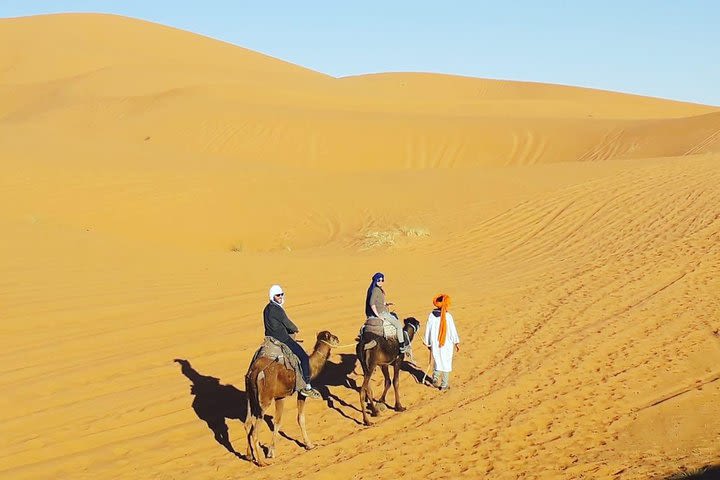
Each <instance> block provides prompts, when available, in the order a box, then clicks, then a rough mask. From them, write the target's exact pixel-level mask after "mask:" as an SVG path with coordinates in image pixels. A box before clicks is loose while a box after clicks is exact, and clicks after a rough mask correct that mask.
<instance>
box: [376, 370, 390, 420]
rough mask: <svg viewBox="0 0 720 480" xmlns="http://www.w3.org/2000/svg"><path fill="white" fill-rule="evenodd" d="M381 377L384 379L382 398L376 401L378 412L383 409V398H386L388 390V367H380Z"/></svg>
mask: <svg viewBox="0 0 720 480" xmlns="http://www.w3.org/2000/svg"><path fill="white" fill-rule="evenodd" d="M380 368H381V370H382V374H383V377H384V378H385V387H384V390H383V393H382V396H381V397H380V400H378V402H379V403H378V408H379V409H380V410H384V409H385V397H386V396H387V392H388V390H390V367H388V366H387V365H382V366H381V367H380Z"/></svg>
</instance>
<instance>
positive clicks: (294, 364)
mask: <svg viewBox="0 0 720 480" xmlns="http://www.w3.org/2000/svg"><path fill="white" fill-rule="evenodd" d="M261 357H262V358H269V359H271V360H274V361H276V362H278V363H280V364H282V365H283V366H284V367H285V368H288V369H290V370H294V371H295V391H296V392H297V391H299V390H301V389H303V388H305V381H304V380H303V376H302V370H301V369H300V359H299V358H298V357H297V355H295V354H294V353H293V352H292V350H290V347H288V346H287V345H285V344H284V343H282V342H281V341H279V340H277V339H275V338H273V337H264V338H263V343H261V344H260V348H258V350H257V351H256V352H255V355H253V359H252V361H251V362H250V365H252V364H253V363H255V360H257V359H258V358H261Z"/></svg>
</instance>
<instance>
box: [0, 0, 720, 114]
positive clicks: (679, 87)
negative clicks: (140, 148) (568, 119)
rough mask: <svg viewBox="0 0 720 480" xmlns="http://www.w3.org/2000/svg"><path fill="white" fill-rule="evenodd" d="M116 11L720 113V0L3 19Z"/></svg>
mask: <svg viewBox="0 0 720 480" xmlns="http://www.w3.org/2000/svg"><path fill="white" fill-rule="evenodd" d="M70 11H73V12H106V13H117V14H121V15H127V16H131V17H137V18H143V19H146V20H150V21H154V22H159V23H163V24H166V25H170V26H173V27H178V28H182V29H184V30H190V31H193V32H197V33H201V34H204V35H207V36H210V37H213V38H217V39H221V40H225V41H227V42H231V43H234V44H237V45H240V46H243V47H246V48H250V49H252V50H257V51H259V52H262V53H266V54H268V55H271V56H273V57H277V58H280V59H283V60H286V61H288V62H292V63H296V64H299V65H303V66H305V67H308V68H311V69H313V70H318V71H321V72H324V73H327V74H330V75H334V76H345V75H354V74H360V73H371V72H386V71H423V72H441V73H451V74H459V75H469V76H475V77H485V78H501V79H512V80H527V81H538V82H551V83H561V84H567V85H579V86H587V87H595V88H603V89H608V90H616V91H622V92H631V93H638V94H642V95H651V96H657V97H664V98H672V99H677V100H686V101H694V102H700V103H706V104H712V105H718V106H720V52H719V51H718V48H719V47H718V46H719V45H720V1H717V0H687V1H681V0H655V1H653V0H626V1H622V0H607V1H600V0H597V1H591V0H576V1H561V0H538V1H529V0H515V1H481V0H478V1H451V0H448V1H444V2H441V1H423V0H415V1H406V0H397V1H393V0H385V1H374V0H366V1H356V2H349V1H346V2H343V1H338V0H335V1H324V0H323V1H312V0H309V1H305V2H303V1H297V0H296V1H270V0H268V1H266V2H260V1H241V0H204V1H199V2H196V1H182V0H180V1H170V0H144V1H143V0H124V1H115V0H105V1H103V0H64V1H63V0H52V1H50V0H0V16H2V17H13V16H22V15H33V14H39V13H55V12H70Z"/></svg>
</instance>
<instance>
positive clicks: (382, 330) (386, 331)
mask: <svg viewBox="0 0 720 480" xmlns="http://www.w3.org/2000/svg"><path fill="white" fill-rule="evenodd" d="M363 332H368V333H372V334H375V335H379V336H382V337H385V338H397V329H396V328H395V326H394V325H393V324H392V323H390V322H388V321H387V320H385V319H382V318H377V317H368V319H367V320H365V325H363V327H362V328H361V329H360V335H361V336H362V334H363Z"/></svg>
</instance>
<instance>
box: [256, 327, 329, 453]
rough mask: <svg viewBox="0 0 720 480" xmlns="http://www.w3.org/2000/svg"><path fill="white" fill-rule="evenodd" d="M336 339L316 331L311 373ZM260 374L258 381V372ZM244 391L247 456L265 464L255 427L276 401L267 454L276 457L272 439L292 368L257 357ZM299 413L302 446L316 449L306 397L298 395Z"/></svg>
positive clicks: (289, 388) (290, 384)
mask: <svg viewBox="0 0 720 480" xmlns="http://www.w3.org/2000/svg"><path fill="white" fill-rule="evenodd" d="M339 344H340V342H339V340H338V338H337V337H336V336H335V335H333V334H332V333H330V332H327V331H323V332H320V333H318V336H317V342H315V348H314V349H313V352H312V354H310V376H311V378H315V377H317V375H318V374H319V373H320V371H321V370H322V369H323V367H324V366H325V363H326V362H327V360H328V357H330V352H331V349H332V347H334V346H337V345H339ZM261 372H262V373H263V376H261V377H260V380H259V381H258V375H260V373H261ZM245 391H246V392H247V399H248V415H247V420H246V421H245V431H246V433H247V440H248V451H247V456H248V458H249V459H250V460H251V461H255V462H257V464H258V465H260V466H265V465H267V462H265V460H264V459H263V458H262V452H261V450H260V442H259V440H258V428H259V427H260V423H261V421H262V419H263V415H264V413H265V411H266V410H267V409H268V408H269V407H270V403H272V401H273V400H275V416H274V418H273V429H272V434H273V435H272V443H271V445H270V447H269V448H268V453H267V457H268V458H272V457H274V456H275V439H276V438H277V434H278V432H279V431H280V428H281V427H280V426H281V421H282V414H283V408H284V402H285V398H286V397H288V396H290V395H292V394H293V392H294V391H295V371H294V370H290V369H288V368H285V366H284V365H282V364H280V363H278V362H276V361H273V360H271V359H269V358H258V359H256V360H255V362H254V363H253V364H252V365H250V368H249V369H248V373H247V375H245ZM297 402H298V403H297V405H298V415H297V420H298V424H299V425H300V430H301V431H302V436H303V441H304V442H305V448H306V449H307V450H310V449H312V448H315V446H314V445H313V443H312V441H310V437H309V436H308V434H307V430H306V429H305V397H304V396H303V395H300V394H298V401H297Z"/></svg>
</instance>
